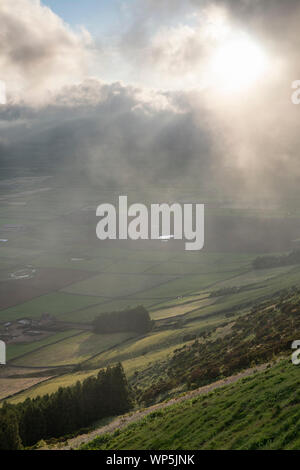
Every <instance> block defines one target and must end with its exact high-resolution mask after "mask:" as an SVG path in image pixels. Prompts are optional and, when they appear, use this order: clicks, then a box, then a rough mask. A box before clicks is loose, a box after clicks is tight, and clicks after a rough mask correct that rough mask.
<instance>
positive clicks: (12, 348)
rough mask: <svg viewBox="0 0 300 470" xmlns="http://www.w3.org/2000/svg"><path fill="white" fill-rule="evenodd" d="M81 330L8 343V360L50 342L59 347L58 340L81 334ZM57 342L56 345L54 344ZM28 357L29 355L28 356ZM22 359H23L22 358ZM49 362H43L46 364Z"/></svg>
mask: <svg viewBox="0 0 300 470" xmlns="http://www.w3.org/2000/svg"><path fill="white" fill-rule="evenodd" d="M79 333H80V331H79V330H67V331H61V332H59V333H54V334H51V335H50V336H48V337H47V338H44V339H42V340H40V341H32V342H31V343H20V344H8V345H7V360H8V361H11V360H13V359H16V358H17V357H19V356H23V355H24V354H26V355H27V354H29V353H32V352H33V351H35V350H36V349H40V348H44V347H46V346H48V345H50V344H53V348H56V347H57V348H58V347H59V346H58V342H60V341H63V340H65V339H66V338H68V337H69V336H74V335H77V334H79ZM54 344H55V346H54ZM26 357H27V356H26ZM20 361H21V359H20ZM45 365H47V364H43V366H45Z"/></svg>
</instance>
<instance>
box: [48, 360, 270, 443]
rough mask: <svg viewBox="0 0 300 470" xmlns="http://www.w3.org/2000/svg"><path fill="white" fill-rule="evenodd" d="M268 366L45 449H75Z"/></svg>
mask: <svg viewBox="0 0 300 470" xmlns="http://www.w3.org/2000/svg"><path fill="white" fill-rule="evenodd" d="M268 366H269V363H266V364H262V365H260V366H257V367H254V368H251V369H247V370H245V371H243V372H240V373H239V374H237V375H232V376H231V377H227V378H226V379H223V380H219V381H218V382H214V383H212V384H210V385H206V386H205V387H200V388H198V389H196V390H192V391H190V392H187V393H186V394H185V395H182V396H179V397H176V398H172V399H171V400H169V401H167V402H163V403H158V404H157V405H153V406H150V407H149V408H146V409H142V410H140V411H133V412H131V413H127V414H125V415H121V416H118V417H117V418H116V419H114V420H113V421H112V422H111V423H109V424H107V425H105V426H102V427H100V428H98V429H95V430H94V431H91V432H89V433H88V434H82V435H80V436H77V437H75V438H73V439H69V440H68V441H67V443H65V442H64V443H62V444H60V445H59V444H58V445H57V446H56V447H50V448H47V449H51V450H71V449H77V448H78V447H80V446H81V445H82V444H86V443H87V442H89V441H91V440H93V439H95V438H96V437H98V436H101V435H102V434H106V433H111V432H114V431H116V430H117V429H123V428H125V427H126V426H128V425H129V424H131V423H134V422H136V421H139V420H141V419H142V418H144V417H145V416H147V415H149V414H150V413H152V412H153V411H156V410H161V409H163V408H167V407H168V406H171V405H174V404H176V403H181V402H183V401H185V400H190V399H191V398H194V397H197V396H199V395H205V394H207V393H209V392H211V391H213V390H215V389H217V388H220V387H224V386H225V385H231V384H233V383H235V382H237V381H238V380H240V379H242V378H245V377H249V376H250V375H253V374H254V373H255V372H261V371H264V370H265V369H266V368H267V367H268Z"/></svg>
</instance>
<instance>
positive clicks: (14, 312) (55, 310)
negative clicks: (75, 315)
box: [0, 292, 102, 323]
mask: <svg viewBox="0 0 300 470" xmlns="http://www.w3.org/2000/svg"><path fill="white" fill-rule="evenodd" d="M101 300H102V299H97V298H95V297H89V296H84V295H83V296H80V295H72V294H66V293H64V292H55V293H53V294H47V295H42V296H40V297H36V298H35V299H33V300H30V301H28V302H24V303H22V304H20V305H17V306H16V307H11V308H8V309H6V310H1V311H0V321H1V322H5V321H13V320H17V319H18V318H24V317H29V318H39V317H40V316H41V315H42V314H43V313H45V312H47V313H50V314H51V315H55V316H57V318H58V319H59V320H62V319H65V318H64V317H63V314H65V315H66V314H68V313H70V312H73V311H75V312H76V311H77V310H80V309H83V308H86V307H88V306H90V305H94V304H96V303H98V302H101ZM81 321H82V322H83V323H84V322H85V321H86V320H85V318H84V317H82V318H81Z"/></svg>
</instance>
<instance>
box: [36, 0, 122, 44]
mask: <svg viewBox="0 0 300 470" xmlns="http://www.w3.org/2000/svg"><path fill="white" fill-rule="evenodd" d="M126 3H127V4H130V0H127V1H124V0H85V1H82V0H43V4H44V5H46V6H48V7H50V8H51V9H52V10H53V11H54V12H55V13H57V15H59V16H60V17H61V18H63V19H64V21H66V22H67V23H68V24H70V25H71V26H73V27H74V28H76V27H78V26H81V25H84V26H85V28H87V29H88V30H89V31H90V32H91V33H92V34H93V35H94V36H95V37H99V36H102V35H110V34H112V33H113V32H115V31H116V30H118V29H120V28H122V18H123V17H124V15H125V5H126Z"/></svg>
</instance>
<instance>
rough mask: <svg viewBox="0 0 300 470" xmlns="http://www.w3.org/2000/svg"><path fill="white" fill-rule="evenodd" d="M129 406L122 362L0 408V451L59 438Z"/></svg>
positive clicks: (129, 401)
mask: <svg viewBox="0 0 300 470" xmlns="http://www.w3.org/2000/svg"><path fill="white" fill-rule="evenodd" d="M131 406H132V403H131V398H130V391H129V388H128V383H127V379H126V376H125V373H124V370H123V367H122V365H121V364H118V365H117V366H115V367H112V368H110V367H109V368H107V369H106V370H102V371H100V372H99V373H98V375H97V377H88V378H87V379H86V380H84V381H83V382H82V383H81V382H77V383H76V385H73V386H71V387H64V388H62V387H61V388H59V390H58V391H57V392H55V393H53V394H51V395H45V396H42V397H37V398H34V399H30V398H28V399H27V400H26V401H25V402H23V403H20V404H18V405H9V404H4V406H3V407H2V409H1V410H0V450H11V449H20V448H22V447H23V446H24V447H28V446H32V445H34V444H35V443H37V442H38V441H39V440H41V439H50V438H55V437H61V436H64V435H66V434H70V433H72V432H74V431H78V430H79V429H81V428H83V427H87V426H89V425H91V424H92V423H93V422H95V421H96V420H99V419H101V418H104V417H107V416H112V415H117V414H120V413H124V412H126V411H128V410H129V409H130V408H131Z"/></svg>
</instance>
